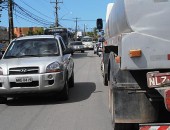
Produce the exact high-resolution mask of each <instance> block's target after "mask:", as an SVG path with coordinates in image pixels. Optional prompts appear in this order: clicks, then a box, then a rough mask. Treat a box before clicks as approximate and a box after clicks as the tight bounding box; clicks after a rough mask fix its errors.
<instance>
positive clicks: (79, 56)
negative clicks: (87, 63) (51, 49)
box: [72, 52, 88, 59]
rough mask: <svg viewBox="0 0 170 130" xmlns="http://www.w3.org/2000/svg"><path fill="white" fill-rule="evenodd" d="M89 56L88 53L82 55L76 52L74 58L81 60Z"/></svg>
mask: <svg viewBox="0 0 170 130" xmlns="http://www.w3.org/2000/svg"><path fill="white" fill-rule="evenodd" d="M87 54H88V52H84V53H81V52H75V53H74V54H73V55H72V57H73V58H74V59H79V58H84V57H87Z"/></svg>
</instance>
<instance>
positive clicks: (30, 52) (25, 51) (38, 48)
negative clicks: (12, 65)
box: [4, 38, 59, 59]
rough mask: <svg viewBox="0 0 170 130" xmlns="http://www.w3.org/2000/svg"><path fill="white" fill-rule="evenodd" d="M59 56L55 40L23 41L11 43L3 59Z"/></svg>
mask: <svg viewBox="0 0 170 130" xmlns="http://www.w3.org/2000/svg"><path fill="white" fill-rule="evenodd" d="M54 55H59V48H58V42H57V40H55V39H45V38H44V39H24V40H16V41H13V42H12V43H11V44H10V46H9V48H8V50H7V52H6V53H5V56H4V59H5V58H20V57H29V56H34V57H39V56H54Z"/></svg>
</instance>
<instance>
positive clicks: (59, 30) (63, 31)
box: [44, 27, 74, 45]
mask: <svg viewBox="0 0 170 130" xmlns="http://www.w3.org/2000/svg"><path fill="white" fill-rule="evenodd" d="M44 34H45V35H54V34H58V35H60V36H61V37H62V38H63V40H64V43H65V44H66V45H68V43H69V42H70V41H72V40H73V37H74V34H73V32H72V31H71V30H70V29H68V28H64V27H53V28H47V29H45V30H44Z"/></svg>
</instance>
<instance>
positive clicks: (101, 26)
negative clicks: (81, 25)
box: [96, 18, 103, 30]
mask: <svg viewBox="0 0 170 130" xmlns="http://www.w3.org/2000/svg"><path fill="white" fill-rule="evenodd" d="M96 24H97V29H99V30H101V29H103V20H102V19H101V18H99V19H97V23H96Z"/></svg>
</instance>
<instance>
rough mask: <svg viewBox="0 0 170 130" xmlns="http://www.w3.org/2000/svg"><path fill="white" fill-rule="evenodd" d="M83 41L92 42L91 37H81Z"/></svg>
mask: <svg viewBox="0 0 170 130" xmlns="http://www.w3.org/2000/svg"><path fill="white" fill-rule="evenodd" d="M82 41H83V42H92V41H93V40H92V38H83V39H82Z"/></svg>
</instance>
